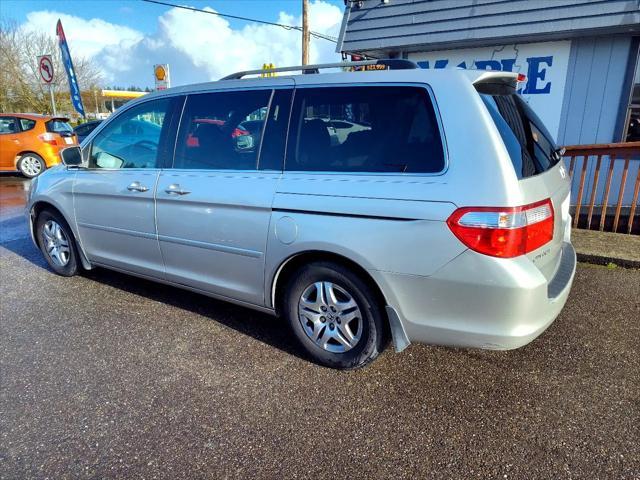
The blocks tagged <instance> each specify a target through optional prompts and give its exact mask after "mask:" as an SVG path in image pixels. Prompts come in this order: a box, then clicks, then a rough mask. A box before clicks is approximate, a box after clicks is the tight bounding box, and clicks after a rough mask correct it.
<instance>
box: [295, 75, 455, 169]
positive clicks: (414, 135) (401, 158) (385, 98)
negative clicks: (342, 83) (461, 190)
mask: <svg viewBox="0 0 640 480" xmlns="http://www.w3.org/2000/svg"><path fill="white" fill-rule="evenodd" d="M295 96H296V99H295V106H294V117H293V119H292V127H293V128H292V133H291V135H290V137H289V147H290V148H289V151H288V155H287V165H286V168H287V170H304V171H334V172H390V173H436V172H440V171H442V170H443V168H444V152H443V147H442V141H441V139H440V132H439V129H438V123H437V120H436V115H435V112H434V109H433V105H432V104H431V100H430V98H429V95H428V93H427V91H426V90H425V89H424V88H420V87H340V88H314V89H299V90H297V91H296V95H295Z"/></svg>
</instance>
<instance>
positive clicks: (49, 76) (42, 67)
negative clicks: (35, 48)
mask: <svg viewBox="0 0 640 480" xmlns="http://www.w3.org/2000/svg"><path fill="white" fill-rule="evenodd" d="M38 71H39V72H40V78H42V81H43V82H44V83H51V82H52V81H53V63H52V62H51V58H50V57H40V61H39V62H38Z"/></svg>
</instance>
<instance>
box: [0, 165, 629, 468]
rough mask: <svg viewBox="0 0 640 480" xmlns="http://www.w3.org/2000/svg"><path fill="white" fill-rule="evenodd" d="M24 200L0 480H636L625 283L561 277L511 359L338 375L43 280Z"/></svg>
mask: <svg viewBox="0 0 640 480" xmlns="http://www.w3.org/2000/svg"><path fill="white" fill-rule="evenodd" d="M25 191H26V190H25V181H24V180H22V179H20V178H19V177H16V176H10V175H3V176H1V177H0V242H1V244H0V302H1V305H0V316H1V331H0V338H1V343H0V375H1V376H0V382H1V390H0V478H336V477H338V478H344V477H358V478H522V479H534V478H544V479H548V478H554V479H556V478H588V479H596V478H599V479H605V478H606V479H609V478H610V479H637V478H640V448H639V447H638V442H639V440H638V439H640V271H638V270H627V269H623V268H606V267H599V266H592V265H586V264H580V265H579V267H578V272H577V276H576V280H575V283H574V288H573V291H572V293H571V296H570V298H569V301H568V304H567V306H566V307H565V309H564V311H563V313H562V314H561V315H560V317H559V318H558V319H557V321H556V322H555V323H554V324H553V325H552V326H551V327H550V328H549V329H548V330H547V332H545V333H544V334H543V335H542V336H541V337H540V338H539V339H537V340H536V341H534V342H533V343H532V344H530V345H528V346H526V347H524V348H521V349H519V350H515V351H510V352H491V351H481V350H462V349H451V348H440V347H431V346H425V345H412V346H411V347H409V348H408V349H407V350H406V351H405V352H403V353H402V354H395V353H394V352H393V350H392V349H391V348H388V349H387V350H386V352H385V353H384V354H383V355H381V357H380V358H379V359H378V360H377V361H376V362H375V363H373V364H372V365H370V366H369V367H367V368H365V369H362V370H358V371H352V372H338V371H333V370H329V369H326V368H322V367H319V366H316V365H315V364H312V363H310V362H309V361H307V360H306V359H305V358H304V357H303V355H302V353H301V351H300V350H299V349H298V348H297V347H296V346H295V345H294V343H293V341H292V339H291V337H290V335H289V333H288V331H287V329H286V327H285V325H284V323H283V322H282V321H281V320H278V319H275V318H271V317H269V316H267V315H264V314H261V313H256V312H254V311H251V310H247V309H244V308H240V307H236V306H233V305H229V304H225V303H222V302H219V301H215V300H212V299H209V298H207V297H203V296H200V295H197V294H193V293H189V292H186V291H182V290H178V289H176V288H172V287H167V286H162V285H158V284H154V283H151V282H147V281H143V280H139V279H136V278H133V277H128V276H125V275H121V274H118V273H113V272H109V271H106V270H100V269H98V270H94V271H91V272H86V273H84V274H83V275H82V276H77V277H73V278H69V279H67V278H61V277H58V276H56V275H54V274H53V273H52V272H51V271H49V270H48V269H47V267H46V266H45V262H44V260H43V259H42V257H41V255H40V254H39V252H38V251H37V250H36V248H35V247H34V246H33V245H32V243H31V240H30V239H29V234H28V231H27V227H26V221H25V219H24V216H23V204H24V195H25ZM460 301H464V299H460Z"/></svg>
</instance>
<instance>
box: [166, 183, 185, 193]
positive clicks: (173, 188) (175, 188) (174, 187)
mask: <svg viewBox="0 0 640 480" xmlns="http://www.w3.org/2000/svg"><path fill="white" fill-rule="evenodd" d="M165 192H166V193H168V194H169V195H187V194H189V193H191V192H190V191H188V190H183V189H182V188H181V187H180V185H178V184H177V183H172V184H171V185H169V186H168V187H167V188H166V189H165Z"/></svg>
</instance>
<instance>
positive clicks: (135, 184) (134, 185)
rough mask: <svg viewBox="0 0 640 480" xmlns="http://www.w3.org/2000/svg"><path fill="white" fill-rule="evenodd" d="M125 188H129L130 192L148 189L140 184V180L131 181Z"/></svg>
mask: <svg viewBox="0 0 640 480" xmlns="http://www.w3.org/2000/svg"><path fill="white" fill-rule="evenodd" d="M127 190H129V191H130V192H146V191H147V190H149V189H148V188H147V187H145V186H144V185H142V184H141V183H140V182H131V183H130V184H129V186H128V187H127Z"/></svg>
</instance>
